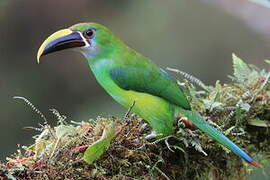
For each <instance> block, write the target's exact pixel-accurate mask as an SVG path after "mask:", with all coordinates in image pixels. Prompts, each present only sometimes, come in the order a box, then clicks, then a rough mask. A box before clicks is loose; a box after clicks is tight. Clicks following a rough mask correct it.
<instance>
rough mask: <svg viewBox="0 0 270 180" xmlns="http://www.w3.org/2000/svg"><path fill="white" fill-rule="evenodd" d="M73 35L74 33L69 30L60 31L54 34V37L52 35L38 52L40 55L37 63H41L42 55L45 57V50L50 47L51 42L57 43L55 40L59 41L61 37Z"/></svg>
mask: <svg viewBox="0 0 270 180" xmlns="http://www.w3.org/2000/svg"><path fill="white" fill-rule="evenodd" d="M72 33H73V31H71V30H69V29H62V30H59V31H57V32H55V33H53V34H52V35H50V36H49V37H48V38H47V39H46V40H45V41H44V42H43V43H42V45H41V46H40V48H39V50H38V53H37V62H38V63H39V62H40V57H41V56H42V55H44V50H45V49H46V48H47V46H48V45H49V44H50V43H51V42H53V41H55V40H57V39H59V38H61V37H65V36H68V35H70V34H72Z"/></svg>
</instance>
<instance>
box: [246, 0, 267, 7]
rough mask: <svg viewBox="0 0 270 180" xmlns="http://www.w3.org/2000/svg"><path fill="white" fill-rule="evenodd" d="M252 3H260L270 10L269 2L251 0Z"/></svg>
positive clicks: (265, 0)
mask: <svg viewBox="0 0 270 180" xmlns="http://www.w3.org/2000/svg"><path fill="white" fill-rule="evenodd" d="M250 1H251V2H255V3H258V4H260V5H262V6H265V7H268V8H270V1H269V0H250Z"/></svg>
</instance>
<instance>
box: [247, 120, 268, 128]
mask: <svg viewBox="0 0 270 180" xmlns="http://www.w3.org/2000/svg"><path fill="white" fill-rule="evenodd" d="M248 124H249V125H251V126H257V127H270V123H269V122H267V121H263V120H260V119H251V120H249V121H248Z"/></svg>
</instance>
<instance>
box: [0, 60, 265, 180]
mask: <svg viewBox="0 0 270 180" xmlns="http://www.w3.org/2000/svg"><path fill="white" fill-rule="evenodd" d="M266 62H267V63H269V61H266ZM233 68H234V73H233V74H234V75H233V76H231V79H232V81H233V82H232V83H229V84H223V85H222V84H220V82H219V81H217V83H216V85H215V86H205V85H204V83H202V82H201V81H200V80H199V79H198V78H195V77H194V76H192V75H189V74H188V73H183V72H182V71H179V70H178V71H176V70H173V71H174V72H182V73H180V74H182V75H184V77H186V78H187V79H185V80H184V82H185V83H180V82H179V85H180V86H183V87H184V88H185V89H186V91H187V93H188V94H189V99H190V101H191V103H192V108H193V110H196V111H199V112H201V114H202V115H204V117H205V118H206V119H207V121H208V123H210V124H211V125H212V126H214V127H216V128H218V129H219V130H220V131H222V132H223V133H224V134H225V135H226V136H227V137H229V138H230V139H232V140H233V141H234V142H235V143H236V144H237V145H239V146H240V147H244V149H245V150H246V151H248V152H249V154H250V155H251V156H252V157H254V159H256V160H257V161H258V162H259V164H260V165H261V166H262V167H265V166H267V165H269V161H270V144H269V143H270V142H269V138H270V132H269V127H270V117H269V115H270V72H267V71H266V70H264V69H259V68H257V67H255V66H253V65H248V64H246V63H245V62H244V61H243V60H241V59H240V58H239V57H237V56H236V55H233ZM202 84H203V87H202V88H203V89H202V90H198V88H196V86H201V85H202ZM27 102H28V103H27V104H28V105H29V106H30V107H32V108H33V110H34V111H35V112H38V110H36V108H35V106H34V105H32V104H31V103H30V102H29V101H27ZM128 112H129V111H128ZM52 113H53V114H54V115H55V117H56V118H57V120H58V125H57V126H55V127H50V126H49V125H48V124H45V125H43V126H41V128H38V129H37V130H39V131H40V134H38V135H36V136H35V137H34V138H35V143H34V144H33V145H31V146H29V147H26V146H25V147H22V149H21V148H19V149H18V151H17V153H15V154H14V155H13V156H12V157H11V158H8V159H7V160H8V161H7V163H5V164H2V165H0V177H2V178H4V177H6V178H7V177H9V178H11V179H12V178H13V179H15V178H18V179H67V178H68V179H89V178H90V179H91V178H95V179H128V178H131V179H213V180H214V179H246V177H247V176H248V175H249V174H250V172H251V171H252V170H253V167H252V166H251V165H249V164H248V163H246V162H244V161H243V160H240V159H239V157H237V156H236V155H235V154H233V153H231V152H230V151H228V150H227V149H226V148H225V147H223V146H222V145H220V144H217V143H216V142H214V141H213V140H212V139H211V138H209V137H207V136H205V135H204V134H202V133H201V132H200V131H199V130H198V129H196V128H195V129H194V128H193V127H189V126H188V123H187V122H189V121H188V119H186V118H185V117H181V116H180V117H177V118H176V119H177V123H176V124H175V128H176V131H175V134H173V135H171V136H168V137H165V138H162V139H158V140H154V141H149V140H146V139H145V135H147V134H149V133H150V132H151V128H150V127H148V126H147V125H145V122H144V121H143V119H141V118H138V117H136V116H135V115H129V114H128V113H126V115H125V117H124V118H123V119H122V120H120V119H117V118H113V117H112V118H100V117H99V118H97V119H96V120H93V119H90V120H89V121H86V122H84V121H82V122H73V121H71V122H67V121H66V117H65V116H63V115H61V114H60V113H59V112H58V111H57V110H55V109H53V110H52ZM38 114H39V115H41V113H39V112H38ZM41 116H42V115H41ZM34 129H35V128H34ZM168 167H170V168H168ZM268 178H269V177H268Z"/></svg>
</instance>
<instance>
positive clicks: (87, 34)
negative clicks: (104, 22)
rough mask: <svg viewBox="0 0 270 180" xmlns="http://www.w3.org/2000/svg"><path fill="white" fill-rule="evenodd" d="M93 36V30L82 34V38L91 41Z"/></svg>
mask: <svg viewBox="0 0 270 180" xmlns="http://www.w3.org/2000/svg"><path fill="white" fill-rule="evenodd" d="M94 34H95V30H94V29H88V30H86V31H84V33H83V36H84V37H85V38H86V39H91V38H92V37H93V36H94Z"/></svg>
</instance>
